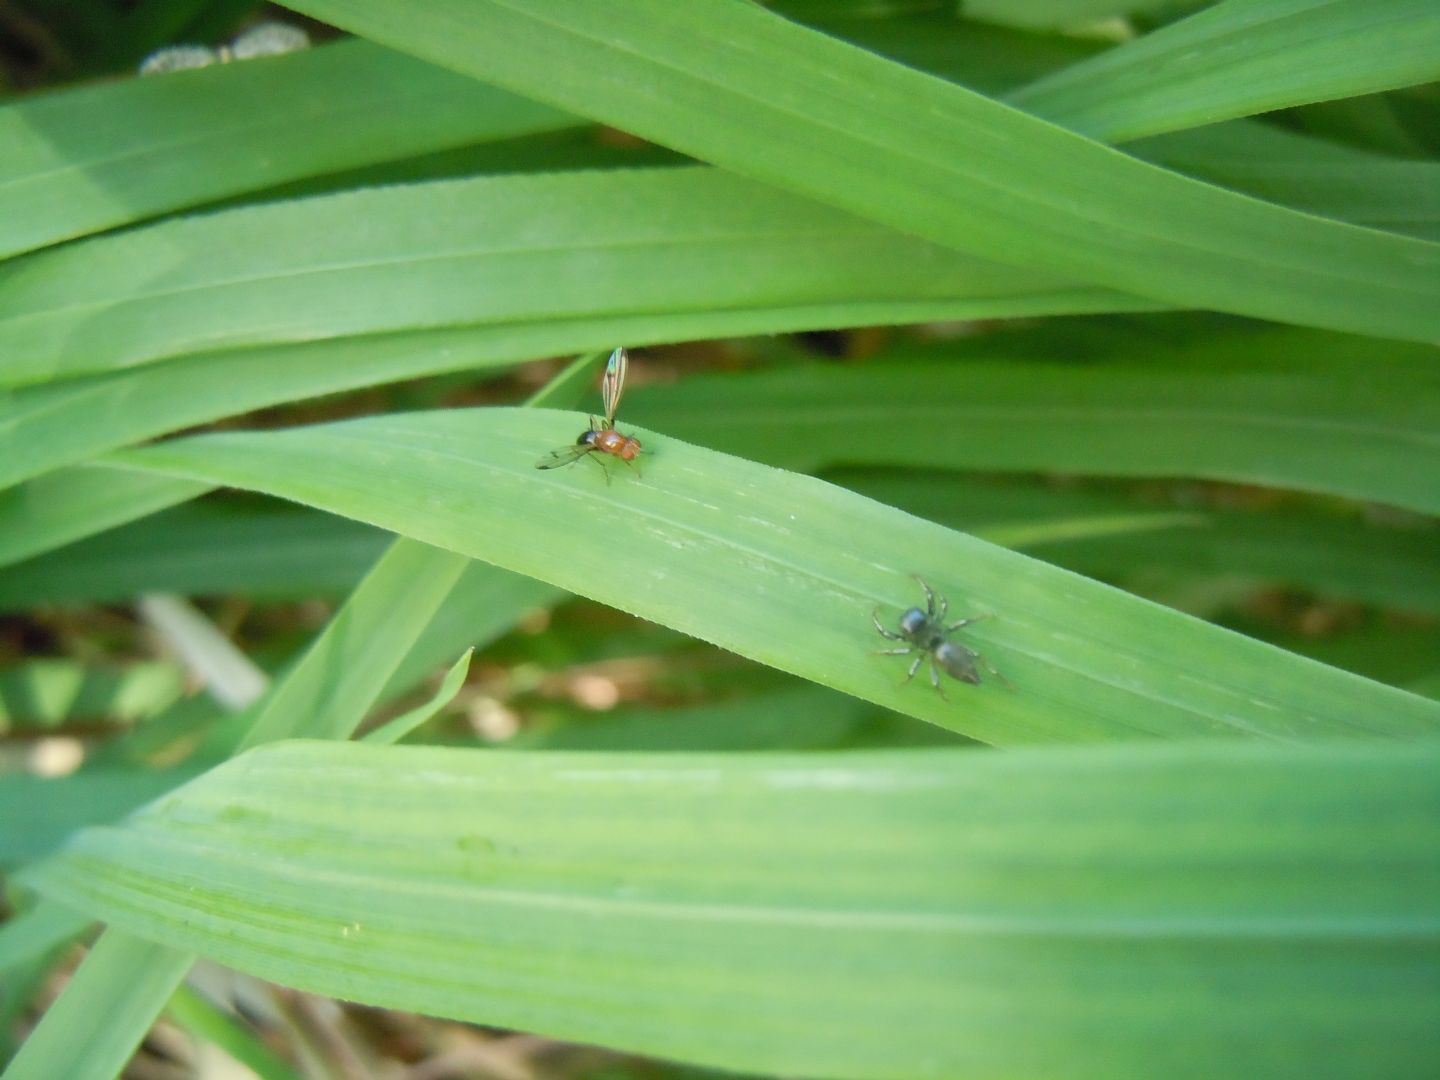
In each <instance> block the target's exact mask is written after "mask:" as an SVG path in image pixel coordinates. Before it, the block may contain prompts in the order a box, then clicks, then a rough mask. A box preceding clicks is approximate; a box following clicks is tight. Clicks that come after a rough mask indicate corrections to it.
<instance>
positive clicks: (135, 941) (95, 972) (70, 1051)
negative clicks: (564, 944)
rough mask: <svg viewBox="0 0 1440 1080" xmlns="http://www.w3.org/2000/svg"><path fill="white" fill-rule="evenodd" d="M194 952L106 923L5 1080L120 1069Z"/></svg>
mask: <svg viewBox="0 0 1440 1080" xmlns="http://www.w3.org/2000/svg"><path fill="white" fill-rule="evenodd" d="M194 959H195V958H194V957H193V956H191V955H190V954H189V953H185V952H179V951H176V950H174V949H169V948H166V947H165V946H164V945H157V944H156V943H155V942H153V941H146V940H143V939H141V938H136V937H132V936H130V935H129V934H126V933H123V932H122V931H119V930H113V929H112V930H107V931H106V932H105V933H104V934H102V935H100V939H99V940H98V941H97V942H96V943H95V945H94V947H92V948H91V950H90V953H89V955H88V956H86V957H85V959H84V961H83V962H82V963H81V964H80V967H79V969H78V970H77V971H76V972H75V974H74V976H73V977H72V978H71V979H70V981H69V982H68V983H66V985H65V992H64V993H62V994H61V995H60V996H59V997H58V998H57V999H56V1000H55V1003H54V1004H53V1005H51V1006H50V1008H49V1010H48V1011H47V1012H46V1013H45V1016H44V1017H43V1018H42V1019H41V1021H40V1023H39V1024H38V1025H37V1026H36V1028H35V1030H34V1031H33V1032H32V1033H31V1035H30V1037H29V1038H28V1039H26V1040H25V1042H24V1044H23V1045H22V1046H21V1047H20V1052H19V1053H17V1054H16V1055H15V1057H14V1058H13V1059H12V1060H11V1062H10V1065H9V1067H7V1068H6V1070H5V1072H4V1078H5V1080H55V1077H57V1076H64V1077H67V1078H74V1080H109V1078H111V1077H114V1076H118V1075H119V1074H120V1070H121V1069H122V1068H123V1067H124V1065H125V1062H126V1061H127V1060H129V1058H130V1055H131V1054H132V1053H134V1052H135V1048H136V1047H137V1046H139V1045H140V1040H141V1039H143V1038H144V1037H145V1032H146V1031H147V1030H148V1029H149V1027H150V1022H151V1021H152V1020H153V1019H154V1018H155V1015H156V1014H157V1013H158V1012H159V1011H160V1010H161V1009H162V1008H164V1006H165V1002H167V1001H168V1000H169V999H170V995H171V994H172V993H174V991H175V987H176V985H177V984H178V983H179V982H180V980H181V979H183V978H184V977H185V972H187V971H189V970H190V965H191V964H192V963H193V962H194ZM78 1032H84V1033H85V1037H84V1038H79V1037H77V1033H78Z"/></svg>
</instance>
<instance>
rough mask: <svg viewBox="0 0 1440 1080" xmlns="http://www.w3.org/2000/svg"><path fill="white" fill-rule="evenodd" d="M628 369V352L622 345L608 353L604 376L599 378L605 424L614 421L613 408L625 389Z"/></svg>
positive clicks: (607, 424) (617, 405)
mask: <svg viewBox="0 0 1440 1080" xmlns="http://www.w3.org/2000/svg"><path fill="white" fill-rule="evenodd" d="M629 370H630V354H629V353H627V352H626V351H625V347H624V346H623V345H622V346H621V347H620V348H618V349H616V350H615V351H614V352H612V353H611V354H610V359H609V360H608V361H606V363H605V377H604V378H603V379H601V380H600V397H601V399H602V400H603V401H604V402H605V424H606V426H607V427H609V426H611V425H613V424H614V423H615V410H616V409H618V408H619V407H620V395H621V394H622V393H624V391H625V373H626V372H627V371H629Z"/></svg>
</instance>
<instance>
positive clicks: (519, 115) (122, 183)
mask: <svg viewBox="0 0 1440 1080" xmlns="http://www.w3.org/2000/svg"><path fill="white" fill-rule="evenodd" d="M257 103H258V107H257ZM579 123H581V121H580V120H578V119H577V118H575V117H573V116H567V115H566V114H564V113H560V112H557V111H555V110H554V109H549V108H546V107H545V106H543V105H540V104H537V103H536V102H533V101H529V100H526V99H524V98H518V97H515V96H513V95H511V94H507V93H505V92H504V91H501V90H497V89H495V88H494V87H491V86H487V85H485V84H484V83H480V82H476V81H475V80H473V79H468V78H463V77H459V76H456V75H454V74H453V73H451V72H447V71H444V70H442V69H440V68H436V67H433V66H431V65H429V64H423V63H419V62H417V61H416V60H414V59H412V58H411V57H408V56H405V55H404V54H401V53H396V52H392V51H390V50H388V49H382V48H380V47H379V46H376V45H372V44H370V43H369V42H363V41H353V42H341V43H338V44H335V45H327V46H323V47H321V48H317V49H307V50H305V51H303V52H296V53H291V54H289V55H287V56H277V57H272V58H267V59H265V60H263V61H260V62H253V61H252V62H247V63H244V64H223V65H216V66H214V67H209V68H204V69H201V70H197V71H186V72H177V73H174V74H171V75H166V76H165V77H163V78H145V79H127V80H123V81H119V82H110V83H106V84H104V85H100V86H87V87H82V88H79V89H73V90H66V91H64V92H61V93H57V94H48V95H41V96H36V97H33V98H30V99H28V100H25V101H20V102H17V103H15V104H13V105H9V106H7V107H5V108H0V145H3V146H4V147H5V149H6V153H5V156H4V157H3V158H0V257H3V256H9V255H14V254H18V253H20V252H23V251H28V250H31V249H33V248H38V247H44V246H46V245H49V244H55V243H58V242H60V241H62V240H68V239H72V238H74V237H77V236H83V235H85V234H86V233H91V232H97V231H100V230H102V229H109V228H114V227H115V226H117V225H125V224H129V223H131V222H134V221H139V220H143V219H145V218H147V217H152V216H155V215H157V214H162V213H166V212H168V211H174V210H181V209H185V208H186V207H191V206H196V205H199V204H200V203H203V202H208V201H212V200H215V199H219V198H222V197H224V196H227V195H236V194H240V193H242V192H247V191H255V190H258V189H260V188H265V187H272V186H275V185H277V184H282V183H284V182H286V181H290V180H295V179H299V178H302V177H307V176H312V175H315V174H317V173H322V172H334V171H337V170H340V169H347V168H353V167H355V166H358V165H364V164H369V163H372V162H377V161H387V160H390V159H392V158H396V157H403V156H406V155H411V154H419V153H424V152H426V151H430V150H437V149H441V148H445V147H451V146H459V145H463V144H466V143H471V142H479V141H484V140H493V139H503V138H512V137H514V136H517V135H528V134H532V133H535V132H542V131H554V130H558V129H561V128H566V127H573V126H576V125H577V124H579Z"/></svg>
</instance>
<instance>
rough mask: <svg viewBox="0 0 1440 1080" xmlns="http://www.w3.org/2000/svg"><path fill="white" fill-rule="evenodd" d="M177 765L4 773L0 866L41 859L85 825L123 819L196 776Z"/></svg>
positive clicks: (0, 787) (1, 781) (192, 769)
mask: <svg viewBox="0 0 1440 1080" xmlns="http://www.w3.org/2000/svg"><path fill="white" fill-rule="evenodd" d="M198 771H199V770H198V769H197V768H195V767H193V766H183V767H180V768H175V769H140V768H124V769H83V770H81V771H80V772H78V773H75V774H74V775H72V776H61V777H53V778H52V777H39V776H34V775H32V774H29V773H19V774H15V775H7V776H0V821H4V822H5V828H4V830H3V831H0V866H4V867H7V868H8V867H14V866H18V865H19V864H21V863H24V862H28V861H29V860H31V859H38V858H39V857H40V856H42V855H45V854H47V853H48V852H50V851H51V850H52V849H54V848H57V847H59V846H60V845H61V844H63V843H64V842H65V840H66V839H67V838H68V837H69V836H70V835H71V834H72V833H75V832H78V831H79V830H80V829H81V828H83V827H85V826H86V825H99V824H104V823H108V822H111V821H115V820H118V819H119V818H122V817H124V816H125V815H126V814H128V813H129V812H130V811H131V810H134V809H135V808H136V807H137V806H142V805H144V804H145V803H147V802H149V801H150V800H151V799H154V798H156V797H157V796H160V795H163V794H164V793H165V792H167V791H170V790H172V789H173V788H177V787H179V786H180V785H181V784H183V783H185V782H186V781H187V780H189V779H191V778H192V777H194V776H195V774H196V773H197V772H198Z"/></svg>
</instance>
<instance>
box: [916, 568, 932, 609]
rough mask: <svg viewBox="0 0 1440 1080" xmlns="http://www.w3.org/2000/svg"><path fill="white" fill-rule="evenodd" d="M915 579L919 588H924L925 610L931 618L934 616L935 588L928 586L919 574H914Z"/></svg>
mask: <svg viewBox="0 0 1440 1080" xmlns="http://www.w3.org/2000/svg"><path fill="white" fill-rule="evenodd" d="M915 580H916V581H918V582H919V583H920V588H922V589H924V590H925V612H926V614H928V615H929V616H930V618H932V619H933V618H935V590H934V589H932V588H930V586H929V584H928V583H927V582H926V581H925V579H924V578H922V577H921V576H920V575H919V574H916V575H915Z"/></svg>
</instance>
